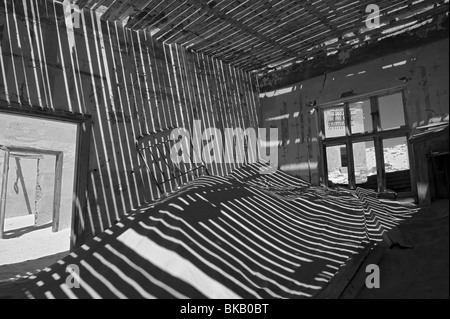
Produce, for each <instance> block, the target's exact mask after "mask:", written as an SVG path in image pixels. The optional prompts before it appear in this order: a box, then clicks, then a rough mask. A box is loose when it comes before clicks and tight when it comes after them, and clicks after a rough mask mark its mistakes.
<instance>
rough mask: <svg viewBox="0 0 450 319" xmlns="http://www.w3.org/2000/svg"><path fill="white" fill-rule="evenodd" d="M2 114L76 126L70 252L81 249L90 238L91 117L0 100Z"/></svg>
mask: <svg viewBox="0 0 450 319" xmlns="http://www.w3.org/2000/svg"><path fill="white" fill-rule="evenodd" d="M1 113H4V114H10V115H17V116H29V117H33V118H41V119H47V120H53V121H60V122H69V123H73V124H77V125H78V130H77V147H76V153H77V156H76V160H75V180H74V198H73V203H72V226H71V236H70V250H71V251H73V250H75V249H77V248H79V247H81V246H82V245H83V244H84V243H85V240H86V238H87V237H88V236H89V233H88V231H89V230H88V229H87V225H86V221H87V220H88V216H87V211H88V209H87V206H88V197H87V191H88V178H89V158H90V148H91V137H92V117H91V115H85V114H77V113H72V112H66V111H61V110H50V109H40V108H24V107H22V106H21V105H20V104H18V103H13V102H11V103H9V104H8V103H6V102H3V101H0V114H1Z"/></svg>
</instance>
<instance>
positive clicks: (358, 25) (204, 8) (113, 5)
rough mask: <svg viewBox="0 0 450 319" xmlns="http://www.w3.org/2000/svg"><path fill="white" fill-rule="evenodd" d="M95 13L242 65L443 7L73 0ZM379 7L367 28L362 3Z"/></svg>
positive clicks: (328, 50) (278, 62)
mask: <svg viewBox="0 0 450 319" xmlns="http://www.w3.org/2000/svg"><path fill="white" fill-rule="evenodd" d="M72 1H73V2H75V3H76V4H77V5H78V6H79V7H80V8H87V9H91V10H96V11H97V12H99V13H100V14H102V18H103V19H106V20H111V21H121V22H122V23H123V24H124V25H125V26H126V27H129V28H131V29H135V30H139V29H147V30H148V31H149V32H151V34H152V35H153V36H154V37H156V38H157V39H158V40H160V41H163V42H165V43H169V44H172V43H176V44H180V45H182V46H184V47H186V48H187V49H188V50H192V51H194V52H199V53H203V54H206V55H209V56H213V57H215V58H217V59H220V60H222V61H224V62H226V63H229V64H231V65H233V66H236V67H239V68H241V69H244V70H246V71H258V72H262V71H267V70H270V69H274V68H279V67H283V66H288V65H291V64H292V63H298V62H301V61H304V60H305V59H311V58H313V57H314V55H315V54H318V53H321V54H324V53H325V54H335V53H336V52H337V51H338V50H341V49H343V48H346V47H352V46H360V45H361V44H362V43H364V42H365V41H377V40H379V39H382V38H385V37H387V36H390V35H393V34H397V33H398V32H402V31H405V30H408V29H411V28H415V27H418V26H420V25H421V24H423V23H427V22H429V21H430V19H433V18H435V17H437V16H438V15H440V14H445V13H446V14H447V15H448V0H445V1H438V0H414V1H405V0H382V1H373V0H340V1H339V0H337V1H333V0H301V1H300V0H297V1H295V0H212V1H210V0H72ZM373 3H376V4H377V5H378V6H379V7H380V9H381V26H380V27H379V28H375V29H374V28H372V29H370V28H367V25H366V19H367V16H368V13H366V8H367V6H368V5H369V4H373Z"/></svg>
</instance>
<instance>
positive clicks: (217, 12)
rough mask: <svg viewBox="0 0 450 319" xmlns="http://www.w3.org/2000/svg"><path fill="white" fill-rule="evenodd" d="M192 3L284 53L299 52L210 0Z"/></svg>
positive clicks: (190, 0) (191, 0) (289, 54)
mask: <svg viewBox="0 0 450 319" xmlns="http://www.w3.org/2000/svg"><path fill="white" fill-rule="evenodd" d="M188 1H189V2H190V3H191V4H193V5H196V6H198V5H200V6H201V7H202V8H203V9H205V10H207V11H208V12H210V13H211V14H213V15H214V16H217V17H219V18H220V19H222V20H224V21H226V22H228V23H229V24H230V25H231V26H232V27H234V28H237V29H239V30H240V31H242V32H245V33H247V34H249V35H251V36H253V37H255V38H257V39H258V40H260V41H261V42H263V43H268V44H270V45H271V46H272V47H274V48H277V49H279V50H282V51H283V53H284V54H286V55H287V56H289V57H295V56H297V53H296V52H295V51H292V50H291V49H289V48H288V47H287V46H284V45H282V44H280V43H278V42H277V41H275V40H272V39H270V38H267V37H266V36H265V35H263V34H260V33H258V32H256V31H254V30H253V29H251V28H249V27H248V26H246V25H245V24H244V23H242V22H240V21H238V20H235V19H233V18H231V17H230V16H229V15H227V14H226V13H224V12H222V11H220V10H217V9H216V8H214V7H210V6H209V5H208V1H206V0H188Z"/></svg>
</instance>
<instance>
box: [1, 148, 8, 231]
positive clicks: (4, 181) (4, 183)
mask: <svg viewBox="0 0 450 319" xmlns="http://www.w3.org/2000/svg"><path fill="white" fill-rule="evenodd" d="M1 149H3V150H4V152H5V159H4V162H3V177H2V188H1V192H0V239H3V231H4V227H5V218H6V193H7V191H8V172H9V158H10V153H9V150H8V149H7V148H1Z"/></svg>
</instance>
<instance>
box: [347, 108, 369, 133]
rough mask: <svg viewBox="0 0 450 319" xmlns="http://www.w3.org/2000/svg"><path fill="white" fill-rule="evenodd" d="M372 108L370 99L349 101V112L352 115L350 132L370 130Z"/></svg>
mask: <svg viewBox="0 0 450 319" xmlns="http://www.w3.org/2000/svg"><path fill="white" fill-rule="evenodd" d="M371 113H372V110H371V108H370V100H366V101H361V102H356V103H351V104H350V114H351V117H352V133H354V134H355V133H365V132H372V131H373V125H372V115H371Z"/></svg>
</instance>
